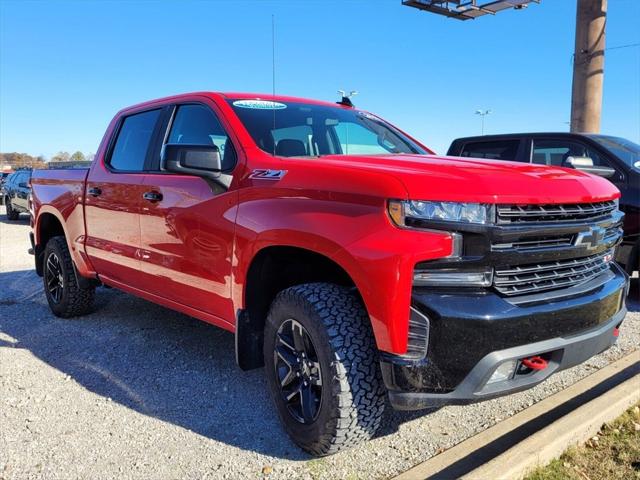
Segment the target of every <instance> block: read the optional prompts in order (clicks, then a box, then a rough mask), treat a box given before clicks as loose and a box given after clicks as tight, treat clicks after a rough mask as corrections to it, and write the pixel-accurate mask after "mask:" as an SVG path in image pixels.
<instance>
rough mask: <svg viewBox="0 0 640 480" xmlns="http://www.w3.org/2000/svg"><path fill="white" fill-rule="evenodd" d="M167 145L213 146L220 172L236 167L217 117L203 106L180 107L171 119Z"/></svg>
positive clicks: (226, 137) (228, 140)
mask: <svg viewBox="0 0 640 480" xmlns="http://www.w3.org/2000/svg"><path fill="white" fill-rule="evenodd" d="M167 143H185V144H190V145H214V146H216V147H217V148H218V151H219V152H220V156H221V157H222V170H224V171H230V170H233V167H235V165H236V151H235V149H234V148H233V144H232V143H231V140H230V139H229V136H228V135H227V133H226V132H225V131H224V128H222V125H221V124H220V121H219V120H218V117H216V115H215V113H213V111H212V110H211V109H210V108H209V107H206V106H205V105H180V106H179V107H178V111H177V112H176V114H175V118H174V119H173V124H172V125H171V131H170V132H169V138H168V140H167Z"/></svg>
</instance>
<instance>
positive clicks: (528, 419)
mask: <svg viewBox="0 0 640 480" xmlns="http://www.w3.org/2000/svg"><path fill="white" fill-rule="evenodd" d="M639 373H640V350H639V351H635V352H633V353H631V354H629V355H627V356H625V357H623V358H621V359H619V360H617V361H615V362H613V363H611V364H609V365H607V366H606V367H604V368H602V369H600V370H598V371H596V372H594V373H593V374H591V375H589V376H588V377H585V378H583V379H582V380H580V381H578V382H576V383H574V384H573V385H571V386H569V387H567V388H565V389H564V390H562V391H560V392H558V393H555V394H553V395H551V396H549V397H547V398H545V399H543V400H541V401H540V402H538V403H536V404H534V405H532V406H531V407H529V408H527V409H525V410H523V411H521V412H519V413H517V414H516V415H514V416H512V417H510V418H508V419H506V420H504V421H502V422H500V423H498V424H496V425H494V426H493V427H490V428H488V429H487V430H484V431H482V432H480V433H478V434H476V435H474V436H473V437H471V438H468V439H466V440H464V441H462V442H460V443H458V444H457V445H455V446H453V447H451V448H449V449H447V450H445V451H444V452H442V453H441V454H439V455H436V456H435V457H432V458H430V459H428V460H426V461H425V462H423V463H420V464H418V465H416V466H415V467H413V468H411V469H409V470H407V471H406V472H404V473H401V474H400V475H398V476H397V477H394V480H423V479H426V478H432V477H433V478H434V479H436V478H439V479H451V478H460V477H464V478H466V479H476V478H482V479H483V480H484V479H487V478H492V479H500V478H509V480H511V479H513V478H518V475H519V473H518V471H516V470H515V468H514V467H515V466H516V464H517V465H519V466H521V467H522V468H523V470H520V475H521V474H524V473H526V470H527V469H530V468H534V467H535V466H537V465H538V464H540V463H542V462H547V461H550V460H551V459H552V458H554V456H555V455H553V456H551V457H548V458H547V456H548V455H550V454H551V452H552V449H551V447H550V446H549V447H547V446H546V445H545V446H544V448H543V450H544V452H545V453H544V455H543V452H542V451H541V449H540V447H536V448H537V450H525V449H524V448H523V449H522V450H520V448H521V446H522V445H529V444H530V443H529V440H530V439H533V438H534V437H535V438H538V437H537V435H538V433H540V432H543V431H544V432H545V435H546V437H545V438H546V439H547V440H546V441H545V443H546V444H549V445H551V444H550V442H549V439H553V440H552V442H553V444H554V445H556V447H557V448H560V446H561V447H562V448H561V450H560V451H559V452H558V455H559V454H560V453H562V452H563V451H564V450H565V449H566V448H567V447H568V446H570V445H572V444H574V443H579V442H580V440H581V439H580V438H579V436H580V435H581V431H580V428H579V427H580V425H581V424H585V419H589V421H588V422H586V423H588V425H589V426H591V428H595V430H594V433H595V432H596V431H597V430H598V429H599V428H600V426H601V425H602V423H604V422H606V421H608V420H605V421H600V420H599V418H596V417H600V416H603V415H604V413H605V410H606V411H608V412H610V413H611V414H613V412H614V411H615V415H614V416H613V417H612V418H610V419H609V420H612V419H613V418H616V417H617V416H618V415H620V414H621V413H622V412H623V411H624V409H625V408H626V406H625V407H623V406H622V405H623V404H625V402H626V401H629V402H630V403H629V404H628V405H631V404H632V403H633V402H634V401H635V400H633V399H632V398H636V399H637V398H638V397H640V388H639V385H638V382H639V380H640V379H639V377H638V374H639ZM620 377H621V378H620ZM621 382H624V383H622V384H621ZM623 385H625V388H624V389H620V388H619V387H623ZM614 391H615V393H614V394H613V396H611V395H610V392H614ZM625 392H626V393H625ZM634 395H635V397H634ZM605 397H606V399H605ZM623 397H624V398H623ZM599 399H605V400H603V401H600V402H598V405H599V407H598V408H597V409H596V408H594V409H592V410H588V411H586V410H584V409H583V407H587V406H588V405H591V404H593V403H594V402H595V401H597V400H599ZM614 405H615V406H614ZM609 407H611V408H609ZM575 413H577V416H576V415H575ZM565 418H567V419H569V418H571V419H574V418H577V419H578V421H577V422H576V423H575V425H573V427H571V425H569V424H567V423H563V425H564V426H563V427H562V429H563V430H562V431H559V430H556V428H557V427H556V425H557V424H559V423H560V422H561V421H562V420H564V419H565ZM594 426H595V427H594ZM584 427H585V428H586V427H587V425H586V424H585V425H584ZM568 428H574V429H575V430H574V431H573V432H567V429H568ZM583 430H584V429H583ZM554 431H555V433H553V432H554ZM567 433H568V434H567ZM561 434H562V440H561V441H555V439H556V437H560V435H561ZM565 434H566V435H565ZM588 436H589V435H588V434H587V436H586V437H585V439H586V438H588ZM574 440H575V441H574ZM572 442H573V443H572ZM514 452H515V453H514ZM531 452H533V453H531ZM507 454H510V456H509V459H508V460H507V458H506V457H505V455H507ZM511 454H513V455H511ZM506 462H511V463H506ZM525 463H526V465H525ZM489 466H491V467H492V468H493V467H495V469H493V470H491V471H489V470H488V468H489ZM485 467H486V468H487V469H485ZM507 470H508V472H507Z"/></svg>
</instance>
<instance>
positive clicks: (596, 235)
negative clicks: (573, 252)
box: [574, 227, 606, 250]
mask: <svg viewBox="0 0 640 480" xmlns="http://www.w3.org/2000/svg"><path fill="white" fill-rule="evenodd" d="M605 234H606V230H605V229H604V228H602V227H591V228H590V229H589V230H587V231H586V232H580V233H579V234H578V236H577V237H576V241H575V243H574V245H575V246H576V247H587V248H588V249H589V250H594V249H596V248H598V246H599V245H602V242H603V241H604V237H605Z"/></svg>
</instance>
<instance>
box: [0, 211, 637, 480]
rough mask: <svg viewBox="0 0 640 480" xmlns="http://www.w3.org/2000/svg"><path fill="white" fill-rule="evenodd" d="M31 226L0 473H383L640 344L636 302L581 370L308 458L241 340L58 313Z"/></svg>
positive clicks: (16, 258)
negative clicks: (32, 247) (615, 337)
mask: <svg viewBox="0 0 640 480" xmlns="http://www.w3.org/2000/svg"><path fill="white" fill-rule="evenodd" d="M28 229H29V227H28V221H27V219H26V216H23V218H22V219H21V220H20V221H19V222H8V221H7V220H6V216H5V215H4V207H2V210H0V479H2V478H7V479H10V478H47V479H57V478H60V479H72V478H96V479H97V478H154V479H156V478H158V479H159V478H162V479H167V478H194V479H195V478H198V479H199V478H261V477H263V476H268V477H269V478H294V477H296V478H312V479H316V478H331V479H339V478H354V479H355V478H363V479H364V478H366V479H369V478H387V477H389V476H391V475H393V474H396V473H399V472H401V471H403V470H406V469H407V468H409V467H411V466H413V465H415V464H417V463H419V462H421V461H424V460H426V459H427V458H429V457H431V456H433V455H434V454H435V453H437V452H438V451H439V450H441V449H444V448H447V447H450V446H452V445H454V444H455V443H457V442H459V441H461V440H462V439H464V438H466V437H468V436H470V435H473V434H474V433H476V432H478V431H480V430H483V429H485V428H487V427H488V426H490V425H493V424H494V423H496V422H497V421H499V420H500V419H503V418H505V417H506V416H508V415H512V414H513V413H514V412H517V411H520V410H522V409H524V408H526V407H527V406H528V405H531V404H532V403H533V402H536V401H538V400H540V399H542V398H544V397H546V396H548V395H550V394H551V393H554V392H556V391H558V390H560V389H562V388H564V387H566V386H567V385H569V384H571V383H573V382H575V381H576V380H578V379H580V378H583V377H584V376H586V375H588V374H589V373H591V372H593V371H594V369H597V368H601V367H602V366H604V365H606V364H607V363H609V362H611V361H612V360H614V359H617V358H620V357H621V356H623V355H624V354H626V353H629V352H630V351H631V350H633V349H635V348H638V346H639V345H640V304H639V303H638V301H637V300H633V301H632V302H630V305H629V307H630V311H631V313H629V315H628V316H627V319H626V321H625V324H624V326H623V328H622V332H621V336H620V342H619V344H618V345H617V346H616V347H614V348H612V349H610V350H609V351H607V352H605V353H604V354H601V355H599V356H598V357H596V358H594V359H592V360H591V361H589V362H588V363H587V364H585V365H581V366H579V367H576V368H573V369H571V370H568V371H565V372H562V373H560V374H558V375H556V376H555V377H553V378H552V379H550V380H548V381H546V382H544V383H543V384H541V385H539V386H538V387H536V388H535V389H533V390H531V391H528V392H523V393H520V394H517V395H513V396H510V397H506V398H502V399H497V400H492V401H490V402H485V403H482V404H476V405H471V406H465V407H446V408H443V409H440V410H438V411H435V412H431V413H428V412H427V413H425V412H422V413H420V414H413V413H410V414H407V413H404V414H399V413H392V414H390V415H389V416H388V417H387V418H386V420H385V423H384V427H383V429H382V431H381V433H380V435H379V436H378V438H376V439H374V440H373V441H371V442H369V443H367V444H365V445H362V446H361V447H359V448H356V449H353V450H350V451H347V452H344V453H342V454H339V455H335V456H333V457H330V458H325V459H321V460H312V459H311V458H310V457H308V456H307V455H305V454H303V453H301V452H300V451H299V450H298V449H297V448H296V447H295V446H294V445H293V444H292V443H291V442H290V441H289V439H288V438H287V437H286V435H285V434H284V432H283V431H282V429H281V428H280V425H279V423H278V421H277V419H276V413H275V411H274V409H273V407H272V406H271V404H270V401H269V399H268V398H267V391H266V385H265V382H264V380H263V372H262V371H261V370H257V371H253V372H242V371H240V370H239V369H238V368H237V367H236V366H235V363H234V351H233V336H232V335H231V334H229V333H226V332H223V331H221V330H218V329H216V328H215V327H212V326H209V325H206V324H204V323H202V322H199V321H196V320H193V319H191V318H189V317H186V316H184V315H181V314H178V313H175V312H172V311H170V310H167V309H164V308H161V307H159V306H156V305H154V304H151V303H149V302H146V301H144V300H140V299H137V298H135V297H132V296H130V295H126V294H124V293H121V292H118V291H116V290H111V289H105V288H101V289H99V290H98V294H97V306H96V307H97V308H96V310H95V313H93V314H92V315H89V316H86V317H83V318H79V319H74V320H61V319H58V318H56V317H54V316H53V315H52V314H51V313H50V312H49V309H48V307H47V305H46V300H45V298H44V294H43V293H42V288H41V283H40V278H39V277H37V276H36V275H35V273H34V271H33V267H32V257H30V256H29V255H27V253H26V250H27V248H28V240H27V232H28ZM634 288H635V289H636V291H637V289H638V279H637V278H636V279H635V280H634ZM636 295H637V293H636ZM636 298H637V297H636Z"/></svg>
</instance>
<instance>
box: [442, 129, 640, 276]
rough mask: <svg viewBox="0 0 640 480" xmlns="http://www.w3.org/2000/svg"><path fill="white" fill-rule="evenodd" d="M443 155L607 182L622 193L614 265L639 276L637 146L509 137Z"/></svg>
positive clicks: (456, 144)
mask: <svg viewBox="0 0 640 480" xmlns="http://www.w3.org/2000/svg"><path fill="white" fill-rule="evenodd" d="M447 155H451V156H456V157H474V158H489V159H496V160H515V161H518V162H527V163H538V164H542V165H553V166H557V167H567V168H575V169H578V170H582V171H584V172H588V173H592V174H594V175H599V176H601V177H604V178H606V179H608V180H609V181H611V182H612V183H613V184H614V185H615V186H616V187H618V189H619V190H620V192H621V193H622V197H621V199H620V209H621V210H622V211H623V212H624V213H625V214H626V216H625V219H624V238H623V241H622V244H621V245H620V246H619V247H618V250H617V253H616V260H617V261H618V263H620V264H622V265H624V267H625V269H626V270H627V273H629V274H630V275H631V274H632V273H633V272H634V271H636V270H640V267H639V266H638V263H639V257H640V145H637V144H635V143H633V142H631V141H629V140H626V139H624V138H619V137H612V136H608V135H595V134H577V133H511V134H503V135H485V136H482V137H466V138H458V139H456V140H454V141H453V143H452V144H451V146H450V147H449V151H448V152H447Z"/></svg>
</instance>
